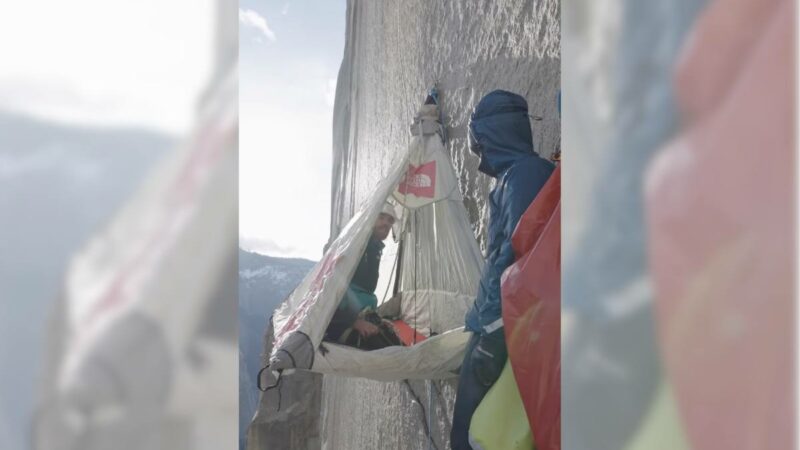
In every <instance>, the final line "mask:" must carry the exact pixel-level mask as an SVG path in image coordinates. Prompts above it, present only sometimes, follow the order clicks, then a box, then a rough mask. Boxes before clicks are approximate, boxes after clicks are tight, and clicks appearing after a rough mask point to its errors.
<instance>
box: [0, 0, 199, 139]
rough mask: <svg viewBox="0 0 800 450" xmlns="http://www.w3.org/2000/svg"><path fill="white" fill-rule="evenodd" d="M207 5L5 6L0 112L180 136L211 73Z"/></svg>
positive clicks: (59, 1)
mask: <svg viewBox="0 0 800 450" xmlns="http://www.w3.org/2000/svg"><path fill="white" fill-rule="evenodd" d="M213 8H214V1H213V0H170V1H166V2H165V1H161V0H137V1H135V2H123V1H108V0H74V1H63V0H36V1H16V2H7V3H6V4H4V5H3V7H2V8H0V55H3V63H2V66H0V109H3V110H6V111H12V112H19V113H24V114H27V115H33V116H35V117H39V118H43V119H46V120H52V121H58V122H65V123H72V124H78V125H91V126H107V125H108V126H133V127H140V128H147V129H151V130H157V131H161V132H165V133H168V134H172V135H180V134H185V133H186V132H187V131H188V130H190V129H191V126H192V125H193V121H194V108H195V104H196V99H197V96H198V94H199V93H200V90H201V89H202V88H203V87H204V86H205V85H206V83H207V82H208V78H209V76H210V68H211V64H212V58H213V47H212V45H213V39H214V25H215V24H214V9H213ZM21 19H22V20H21ZM31 24H35V26H31ZM21 43H22V44H21Z"/></svg>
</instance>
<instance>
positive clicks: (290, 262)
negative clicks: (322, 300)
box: [239, 249, 315, 441]
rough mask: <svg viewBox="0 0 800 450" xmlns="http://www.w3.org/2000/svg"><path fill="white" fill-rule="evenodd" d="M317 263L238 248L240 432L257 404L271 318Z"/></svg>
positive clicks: (242, 431) (242, 433) (248, 421)
mask: <svg viewBox="0 0 800 450" xmlns="http://www.w3.org/2000/svg"><path fill="white" fill-rule="evenodd" d="M314 264H315V262H314V261H309V260H306V259H297V258H275V257H271V256H265V255H260V254H258V253H251V252H247V251H244V250H242V249H239V432H240V436H243V435H244V432H245V431H246V429H247V425H248V424H249V423H250V420H251V419H252V418H253V414H254V413H255V411H256V408H257V407H258V394H259V391H258V388H257V387H256V382H255V376H256V374H257V373H258V371H259V369H260V368H261V353H262V351H263V349H264V332H265V331H266V329H267V325H268V323H269V318H270V317H271V316H272V313H273V311H275V308H277V307H278V306H279V305H280V304H281V303H282V302H283V300H285V299H286V297H287V296H288V295H289V294H290V293H291V292H292V290H293V289H294V288H295V287H296V286H297V285H298V284H300V282H301V281H302V280H303V277H305V276H306V274H307V273H308V272H309V271H310V270H311V268H312V267H314ZM240 441H241V439H240Z"/></svg>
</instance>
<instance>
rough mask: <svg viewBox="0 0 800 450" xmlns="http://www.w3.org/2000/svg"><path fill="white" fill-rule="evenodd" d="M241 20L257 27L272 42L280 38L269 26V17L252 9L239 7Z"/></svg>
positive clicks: (247, 24)
mask: <svg viewBox="0 0 800 450" xmlns="http://www.w3.org/2000/svg"><path fill="white" fill-rule="evenodd" d="M239 22H241V23H243V24H245V25H246V26H250V27H253V28H255V29H257V30H258V31H260V32H261V33H262V34H263V35H264V36H265V37H266V38H267V40H268V41H270V42H275V41H276V40H278V38H277V36H275V33H274V32H273V31H272V30H271V29H270V28H269V25H267V19H265V18H264V16H262V15H261V14H259V13H257V12H255V11H253V10H252V9H241V8H239Z"/></svg>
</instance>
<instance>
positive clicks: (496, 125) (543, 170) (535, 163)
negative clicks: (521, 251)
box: [466, 90, 555, 335]
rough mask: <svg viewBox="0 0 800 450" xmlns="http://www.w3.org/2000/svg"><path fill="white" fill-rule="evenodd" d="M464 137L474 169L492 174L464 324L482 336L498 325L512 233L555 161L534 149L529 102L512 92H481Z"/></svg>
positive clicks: (510, 262)
mask: <svg viewBox="0 0 800 450" xmlns="http://www.w3.org/2000/svg"><path fill="white" fill-rule="evenodd" d="M469 141H470V150H472V151H473V152H475V153H476V154H478V155H479V156H480V158H481V162H480V166H479V167H478V170H480V171H481V172H483V173H485V174H487V175H489V176H491V177H493V178H496V179H497V184H496V185H495V187H494V189H492V191H491V192H490V194H489V202H490V203H489V235H488V248H487V253H486V264H485V266H484V268H483V274H482V275H481V282H480V286H479V288H478V296H477V298H476V299H475V305H474V306H473V307H472V309H471V310H470V311H469V312H468V313H467V317H466V328H467V329H468V330H470V331H473V332H476V333H480V334H482V335H483V334H488V333H491V332H493V331H496V330H498V329H500V328H501V327H502V326H503V325H502V314H501V302H500V277H501V275H502V274H503V271H505V270H506V268H508V266H510V265H511V264H512V263H513V262H514V249H513V248H512V247H511V235H512V233H513V232H514V229H515V228H516V226H517V223H518V222H519V219H520V217H522V214H523V213H524V212H525V210H526V209H528V206H530V204H531V202H532V201H533V199H534V198H535V197H536V194H538V193H539V190H540V189H541V188H542V186H544V184H545V182H547V179H548V178H549V177H550V174H551V173H552V172H553V169H554V168H555V166H554V165H553V164H552V163H551V162H550V161H547V160H545V159H543V158H541V157H540V156H539V155H538V154H537V153H536V152H535V151H534V149H533V138H532V136H531V126H530V122H529V120H528V103H527V102H526V101H525V99H524V98H523V97H521V96H520V95H517V94H514V93H511V92H507V91H500V90H497V91H493V92H491V93H489V94H487V95H486V96H485V97H483V99H482V100H481V101H480V102H479V103H478V106H476V107H475V111H474V112H473V114H472V118H471V119H470V124H469Z"/></svg>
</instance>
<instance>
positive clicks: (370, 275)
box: [325, 203, 395, 341]
mask: <svg viewBox="0 0 800 450" xmlns="http://www.w3.org/2000/svg"><path fill="white" fill-rule="evenodd" d="M394 222H395V213H394V209H393V207H392V206H391V205H390V204H389V203H386V204H384V206H383V209H382V211H381V213H380V214H379V215H378V218H377V219H376V220H375V225H374V226H373V228H372V235H371V236H370V238H369V241H368V242H367V248H366V249H365V250H364V254H362V255H361V260H360V261H359V263H358V266H357V267H356V271H355V273H354V274H353V277H352V278H351V279H350V285H349V286H348V288H347V291H346V292H345V295H344V297H343V298H342V300H341V301H340V302H339V306H338V307H337V308H336V311H335V312H334V314H333V318H332V319H331V321H330V323H329V324H328V328H327V330H326V332H325V337H326V339H328V340H330V341H338V340H339V338H340V337H341V336H342V334H343V333H344V332H345V331H346V330H347V329H349V328H352V329H353V331H355V332H357V333H358V334H359V335H361V336H362V337H369V336H372V335H375V334H377V333H378V332H379V327H378V326H376V325H375V324H373V323H370V322H369V321H366V320H364V319H363V318H361V317H360V316H361V313H362V311H364V310H368V309H371V310H374V309H376V308H377V307H378V298H377V297H376V296H375V288H376V287H377V286H378V274H379V271H380V263H381V254H382V252H383V247H384V244H383V241H384V240H385V239H386V238H387V237H389V232H390V231H391V229H392V225H394Z"/></svg>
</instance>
